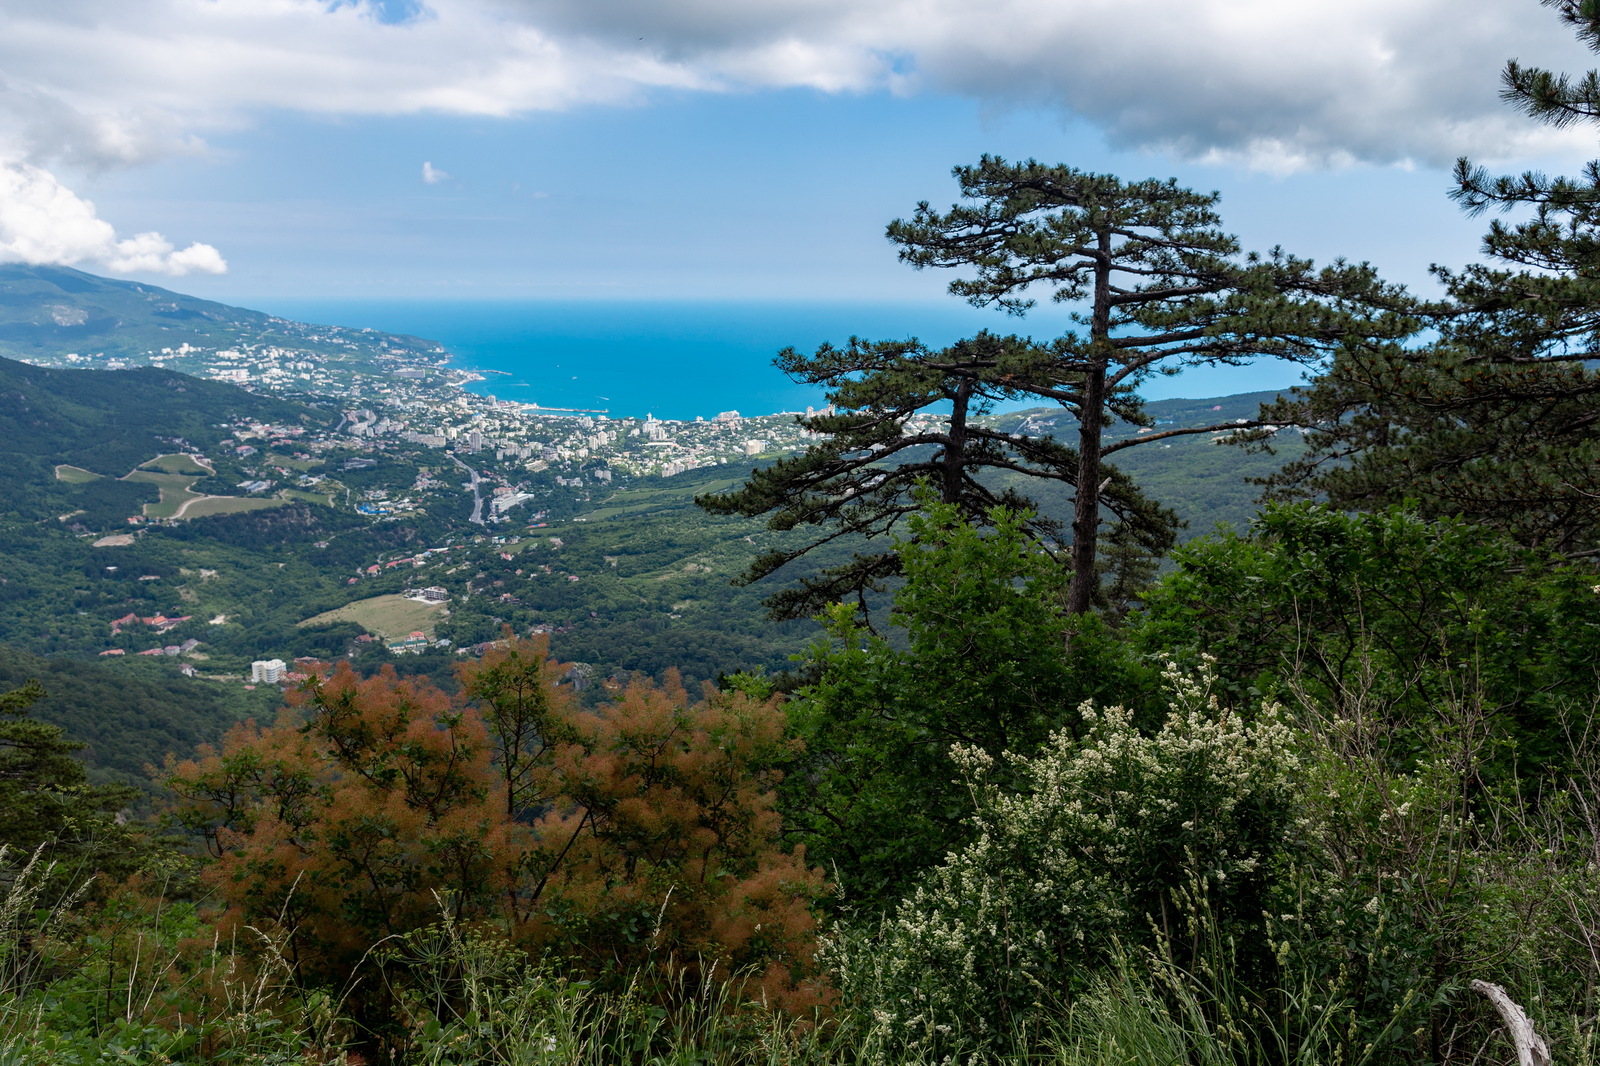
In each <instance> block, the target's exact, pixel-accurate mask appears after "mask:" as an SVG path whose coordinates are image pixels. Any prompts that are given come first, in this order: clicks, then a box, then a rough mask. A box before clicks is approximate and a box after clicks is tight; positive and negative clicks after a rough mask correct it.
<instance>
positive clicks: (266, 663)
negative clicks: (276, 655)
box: [250, 659, 288, 685]
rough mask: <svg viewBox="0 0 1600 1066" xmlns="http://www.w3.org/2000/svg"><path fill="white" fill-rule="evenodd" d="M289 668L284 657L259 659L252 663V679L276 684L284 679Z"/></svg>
mask: <svg viewBox="0 0 1600 1066" xmlns="http://www.w3.org/2000/svg"><path fill="white" fill-rule="evenodd" d="M287 670H288V667H287V666H285V665H284V662H283V660H282V659H257V660H256V661H255V662H253V663H251V664H250V680H251V681H255V682H257V683H265V684H268V685H275V684H277V683H278V682H279V681H282V680H283V675H284V673H285V672H286V671H287Z"/></svg>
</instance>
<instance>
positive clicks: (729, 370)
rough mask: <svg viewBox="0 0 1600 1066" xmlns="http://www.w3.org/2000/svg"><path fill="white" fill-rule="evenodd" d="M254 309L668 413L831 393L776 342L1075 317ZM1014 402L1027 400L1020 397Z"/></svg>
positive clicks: (1199, 382)
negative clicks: (408, 341)
mask: <svg viewBox="0 0 1600 1066" xmlns="http://www.w3.org/2000/svg"><path fill="white" fill-rule="evenodd" d="M265 303H266V305H265V306H263V307H262V308H261V309H262V310H265V311H269V312H271V313H272V314H276V315H281V316H282V317H285V318H291V319H295V320H298V321H302V322H314V323H318V324H321V325H338V326H349V327H354V328H363V327H370V328H372V329H376V330H382V331H385V332H388V333H404V334H409V335H411V336H415V337H422V338H426V339H428V340H434V341H438V342H439V343H440V344H441V345H442V346H443V347H444V348H445V350H446V351H448V352H449V353H451V355H452V357H453V358H452V359H451V363H450V365H451V366H454V367H460V368H463V369H468V370H474V371H477V372H478V373H480V374H482V375H483V380H481V381H477V382H473V383H471V384H470V385H469V386H468V387H469V388H470V389H472V391H474V392H477V393H480V394H483V395H492V396H496V397H498V398H500V399H505V400H516V401H519V402H521V403H532V404H537V405H539V406H541V407H546V408H561V409H567V410H571V411H574V412H579V411H582V412H603V413H605V414H607V415H609V416H610V417H612V418H622V417H634V418H639V417H643V416H645V415H647V414H649V415H654V416H655V417H657V418H664V419H693V418H696V417H703V418H711V417H713V416H715V415H717V414H720V413H722V412H724V411H738V412H739V413H740V414H742V415H745V416H752V415H767V414H773V413H776V412H780V411H800V410H804V409H805V408H806V407H807V406H814V407H821V406H822V405H824V404H825V403H827V398H826V396H825V395H824V393H823V390H821V389H819V388H815V387H812V386H808V385H803V384H798V383H796V382H793V381H790V380H789V379H788V378H787V377H786V376H785V375H784V374H783V373H782V372H781V371H779V370H778V369H777V368H776V367H774V366H773V359H774V357H775V356H776V355H777V354H778V352H779V351H780V350H782V349H784V348H786V347H791V346H792V347H794V348H797V349H799V350H801V351H803V352H808V353H809V352H811V351H814V350H815V349H816V348H817V347H818V346H819V345H821V344H823V343H825V342H827V343H832V344H835V345H843V344H845V343H847V342H848V341H849V339H850V338H851V337H853V336H855V337H863V338H867V339H871V340H904V339H907V338H911V337H915V338H917V339H919V340H921V341H923V342H924V343H927V344H929V345H935V346H940V345H946V344H950V343H952V342H953V341H956V340H959V339H960V338H962V337H967V336H971V335H973V334H974V333H977V332H978V331H979V330H982V329H988V330H991V331H994V332H999V333H1019V334H1023V335H1031V336H1033V337H1036V338H1039V339H1045V338H1049V337H1054V336H1059V335H1060V334H1061V333H1062V332H1065V331H1067V330H1069V329H1071V328H1072V325H1071V322H1070V320H1069V319H1068V316H1067V314H1066V313H1065V312H1064V311H1063V310H1061V309H1059V308H1054V307H1051V308H1046V309H1044V310H1042V311H1034V312H1030V314H1029V315H1028V316H1026V317H1024V318H1018V317H1015V316H1011V315H1006V314H1003V313H1000V312H996V311H993V310H988V309H982V308H975V307H971V306H968V305H965V304H962V303H959V302H957V301H954V300H951V301H949V302H946V303H937V304H933V303H884V302H865V301H863V302H853V303H852V302H830V303H816V302H806V303H801V302H767V303H754V302H739V303H733V302H718V303H712V302H685V301H673V302H665V301H598V300H596V301H570V302H554V301H517V302H510V301H507V302H463V301H359V302H357V301H341V300H297V301H282V300H278V301H269V302H265ZM1298 380H1299V372H1298V369H1297V368H1295V367H1289V366H1284V365H1281V364H1269V365H1267V366H1259V367H1244V368H1222V369H1221V370H1206V369H1203V368H1202V369H1196V370H1191V371H1186V372H1185V373H1184V374H1183V375H1181V376H1179V377H1174V378H1157V379H1155V380H1154V381H1152V382H1151V383H1150V384H1149V386H1148V387H1147V388H1146V389H1145V390H1144V392H1145V395H1146V397H1147V398H1148V399H1165V398H1174V397H1185V398H1198V397H1207V396H1224V395H1229V394H1233V393H1240V392H1252V391H1256V390H1259V389H1269V388H1284V387H1287V386H1289V385H1292V384H1295V383H1296V382H1297V381H1298ZM1018 406H1036V404H1034V405H1018Z"/></svg>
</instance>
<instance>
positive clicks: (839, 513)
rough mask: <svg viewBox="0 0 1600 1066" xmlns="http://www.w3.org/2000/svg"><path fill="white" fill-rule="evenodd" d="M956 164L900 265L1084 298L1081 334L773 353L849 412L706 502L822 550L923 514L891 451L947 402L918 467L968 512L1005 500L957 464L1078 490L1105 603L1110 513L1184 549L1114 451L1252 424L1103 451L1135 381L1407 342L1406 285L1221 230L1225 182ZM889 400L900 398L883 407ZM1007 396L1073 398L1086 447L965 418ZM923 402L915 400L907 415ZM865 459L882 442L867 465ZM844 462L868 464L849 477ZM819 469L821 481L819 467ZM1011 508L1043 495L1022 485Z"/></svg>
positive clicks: (1005, 288)
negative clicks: (920, 413) (944, 206)
mask: <svg viewBox="0 0 1600 1066" xmlns="http://www.w3.org/2000/svg"><path fill="white" fill-rule="evenodd" d="M954 173H955V177H956V180H957V182H958V183H959V185H960V189H961V194H962V197H963V202H962V203H959V204H956V205H955V206H953V207H951V208H950V210H949V211H947V212H942V213H941V212H938V211H935V210H933V209H932V208H931V207H929V205H928V204H927V203H926V202H924V203H922V204H921V205H919V206H918V208H917V210H916V213H915V214H914V215H913V217H912V218H911V219H909V220H901V221H897V222H894V223H891V224H890V226H889V229H888V236H889V239H890V240H891V241H894V242H895V243H896V244H899V245H900V246H901V251H900V257H901V259H902V260H904V261H905V262H907V263H910V264H912V265H913V266H916V267H950V268H968V269H971V270H972V271H974V273H973V275H972V276H970V277H964V278H961V279H958V280H957V281H955V282H952V283H951V285H950V291H951V292H952V293H953V294H954V295H957V296H961V297H963V298H965V299H966V300H968V301H969V302H971V303H973V304H975V305H978V306H994V307H998V308H1001V309H1003V310H1006V311H1008V312H1011V313H1013V314H1016V315H1025V314H1026V313H1027V311H1028V309H1029V308H1030V307H1032V306H1033V303H1034V301H1033V300H1032V299H1031V298H1029V297H1028V296H1027V292H1028V291H1029V290H1031V289H1034V288H1035V287H1040V288H1044V289H1047V290H1049V291H1050V293H1051V296H1052V298H1053V299H1054V300H1056V301H1057V302H1063V303H1068V304H1070V305H1072V306H1074V307H1075V308H1077V310H1076V311H1075V313H1074V316H1073V317H1074V320H1075V321H1076V323H1077V324H1078V325H1079V326H1081V327H1083V328H1082V330H1081V331H1080V332H1073V333H1069V334H1067V335H1065V336H1063V337H1060V338H1057V339H1055V340H1053V341H1050V342H1048V343H1034V342H1024V341H1020V340H1018V339H1017V338H1005V339H1000V338H995V337H992V336H989V335H982V336H980V337H979V338H975V339H974V340H973V341H970V342H964V343H963V344H961V345H956V346H953V347H952V348H950V349H945V350H944V351H940V352H930V351H928V350H926V349H924V348H922V347H921V346H918V345H916V344H915V343H914V342H911V343H907V344H904V345H901V346H899V347H898V348H897V347H896V346H893V345H889V346H885V345H873V344H870V343H867V342H860V341H854V342H852V343H851V345H850V347H849V348H848V349H846V350H842V351H841V350H836V349H832V348H827V347H825V348H824V349H823V350H821V351H819V352H818V353H817V356H816V357H815V359H812V360H804V359H801V358H800V357H798V356H795V355H793V354H792V353H785V356H784V357H782V358H780V365H781V366H783V367H784V369H786V370H788V371H789V372H790V374H791V375H792V376H795V377H797V378H798V379H800V380H807V381H812V382H818V383H824V384H828V385H830V386H833V387H834V389H835V390H836V391H835V392H834V394H833V397H834V401H835V403H836V404H837V405H838V406H840V407H842V408H844V409H845V413H843V414H839V415H832V416H825V418H824V419H822V420H815V419H814V420H812V421H811V422H808V423H807V428H810V429H813V430H815V431H817V432H821V433H823V434H826V435H828V436H829V437H830V439H829V440H828V441H826V442H824V443H823V444H821V445H818V446H817V447H815V448H813V449H811V451H810V452H808V453H807V454H806V455H804V456H801V457H800V458H798V459H795V460H791V461H790V462H789V463H788V465H786V466H785V465H782V464H780V466H779V467H775V468H773V469H772V470H771V471H763V472H758V473H757V474H756V475H755V476H754V477H753V478H752V480H751V482H750V483H749V484H748V485H747V486H746V487H745V489H743V490H741V491H738V492H734V493H729V494H726V495H724V496H721V497H714V498H710V499H707V500H706V501H704V502H705V503H706V504H707V505H709V506H711V507H712V508H713V509H717V510H722V511H735V512H739V513H744V514H763V513H768V512H772V513H773V514H774V517H773V519H772V523H773V525H774V526H775V528H780V529H782V528H792V527H793V526H794V525H796V524H798V523H799V522H802V521H804V522H815V523H823V522H831V523H834V524H835V526H836V529H835V531H834V532H831V533H829V534H828V535H827V536H826V537H824V538H823V542H825V541H827V540H831V539H832V538H833V537H834V536H837V535H838V534H839V533H840V532H843V531H846V530H848V531H853V532H882V531H884V530H886V529H887V528H888V527H889V526H891V525H893V523H894V521H895V520H897V519H898V518H899V517H901V516H902V515H904V514H905V513H908V512H909V511H910V510H912V509H913V505H912V504H911V503H910V501H909V489H910V480H909V479H906V478H898V479H896V478H893V476H892V475H893V471H892V470H891V468H890V466H889V464H888V463H887V461H886V456H885V452H887V451H888V450H889V449H890V448H891V447H892V446H893V445H894V444H895V442H897V441H907V440H916V439H917V438H918V433H915V432H911V433H908V432H906V429H905V427H906V425H907V419H908V413H907V412H908V410H920V409H921V408H923V407H926V406H929V405H931V404H932V403H935V402H938V401H940V400H945V401H949V402H951V403H953V404H955V405H956V411H957V414H956V416H955V417H954V418H953V419H952V420H951V421H950V422H949V423H948V426H949V429H948V432H946V433H944V434H942V435H933V436H923V437H922V440H921V443H928V444H933V445H936V446H937V447H938V449H939V450H938V451H937V452H936V454H935V455H934V457H933V458H932V459H925V460H917V461H916V462H920V465H921V470H920V471H918V472H919V473H923V474H926V475H928V476H929V477H930V479H931V480H933V481H934V482H935V483H936V484H939V485H940V487H941V490H942V496H943V498H944V499H945V501H946V502H954V503H959V504H961V505H962V507H963V511H964V512H965V513H966V514H967V515H968V516H970V517H980V516H981V515H982V514H983V512H984V511H985V510H986V509H987V507H989V506H992V504H993V502H994V500H993V498H988V499H986V498H984V496H983V493H982V492H980V491H977V490H975V489H971V488H965V489H964V490H963V491H954V490H953V485H954V483H955V481H957V480H959V479H960V477H964V476H965V475H959V476H958V475H956V474H954V473H952V471H954V470H957V469H961V470H965V471H968V472H970V474H971V476H972V480H973V481H974V482H976V483H980V484H987V483H992V482H986V481H984V479H983V475H984V474H985V473H986V472H988V471H992V470H997V469H1002V470H1010V471H1013V472H1015V473H1018V474H1023V475H1027V476H1035V477H1043V478H1047V479H1051V480H1056V481H1060V482H1065V483H1067V484H1070V485H1071V486H1072V488H1073V492H1074V512H1073V520H1072V525H1071V542H1072V546H1071V550H1070V565H1071V569H1072V571H1073V579H1072V585H1071V589H1070V591H1069V593H1068V607H1069V609H1070V610H1071V611H1072V612H1074V613H1082V612H1085V611H1087V610H1089V609H1090V608H1091V607H1092V606H1093V605H1094V604H1095V603H1096V601H1097V600H1098V599H1099V598H1100V589H1099V585H1100V579H1101V575H1100V568H1099V566H1098V559H1097V547H1098V544H1099V542H1100V540H1101V538H1102V537H1103V536H1104V535H1105V532H1106V531H1105V529H1104V528H1103V527H1104V525H1105V519H1106V515H1105V513H1104V512H1106V511H1109V512H1110V513H1111V517H1112V518H1113V519H1114V521H1115V526H1114V528H1115V529H1116V530H1118V531H1120V533H1119V536H1120V540H1121V543H1123V544H1124V545H1126V543H1127V541H1128V534H1129V533H1130V532H1132V533H1134V534H1136V535H1137V537H1138V538H1139V539H1142V540H1143V542H1144V544H1145V546H1146V547H1148V548H1154V549H1159V548H1160V547H1162V546H1163V545H1164V544H1170V541H1171V517H1170V515H1168V514H1166V513H1165V512H1163V511H1161V510H1160V509H1159V508H1158V507H1156V506H1155V505H1154V504H1152V503H1151V502H1150V501H1148V500H1146V499H1144V498H1143V497H1142V496H1141V495H1140V494H1139V493H1138V492H1137V489H1136V487H1135V486H1133V485H1132V483H1131V482H1129V481H1128V480H1127V479H1126V478H1125V477H1124V476H1123V475H1121V474H1120V473H1119V472H1118V471H1117V470H1116V468H1115V467H1113V466H1112V465H1111V464H1110V463H1109V462H1107V459H1108V457H1110V456H1111V455H1113V454H1115V453H1116V452H1119V451H1122V450H1124V449H1126V448H1130V447H1136V446H1139V445H1145V444H1150V443H1153V442H1155V441H1161V440H1167V439H1170V438H1172V437H1174V436H1179V435H1186V434H1193V433H1210V432H1216V431H1218V430H1222V429H1227V430H1237V429H1238V428H1239V427H1238V426H1237V425H1235V424H1233V423H1229V424H1228V425H1226V426H1196V427H1189V428H1185V429H1177V430H1168V431H1164V432H1159V433H1145V434H1142V435H1138V436H1132V435H1130V436H1128V437H1127V438H1126V439H1122V440H1118V441H1116V442H1115V443H1108V442H1107V440H1106V430H1107V429H1108V428H1109V427H1111V426H1114V425H1118V424H1121V425H1134V426H1148V425H1149V419H1148V417H1147V416H1146V415H1144V413H1143V411H1142V402H1141V400H1140V398H1139V395H1138V388H1139V386H1140V385H1141V384H1142V383H1144V382H1145V381H1146V380H1148V379H1149V377H1150V376H1151V375H1153V374H1156V373H1166V374H1170V373H1176V372H1177V371H1178V370H1180V369H1181V368H1182V367H1185V366H1195V365H1234V366H1238V365H1244V364H1246V363H1249V362H1251V361H1253V360H1255V359H1258V358H1262V357H1271V358H1279V359H1286V360H1291V361H1295V362H1301V363H1316V362H1319V361H1321V360H1324V359H1326V358H1327V356H1328V355H1329V354H1330V353H1331V351H1332V350H1333V349H1334V348H1335V347H1336V346H1337V345H1339V344H1341V343H1345V342H1348V341H1349V340H1351V339H1353V338H1369V337H1398V336H1404V335H1406V334H1408V333H1409V332H1411V331H1412V330H1413V329H1414V328H1415V325H1416V323H1415V321H1414V320H1413V319H1412V318H1410V317H1409V316H1408V315H1407V314H1406V313H1405V312H1406V311H1407V310H1408V309H1409V304H1408V301H1407V300H1406V298H1405V297H1404V295H1403V294H1402V293H1400V292H1399V291H1398V290H1395V289H1393V288H1391V287H1389V286H1386V285H1384V284H1383V283H1382V282H1381V281H1380V280H1379V279H1378V278H1377V276H1376V274H1375V273H1374V272H1373V271H1372V269H1371V268H1370V267H1368V266H1366V265H1364V264H1363V265H1360V266H1352V265H1350V264H1347V263H1344V262H1342V261H1341V262H1337V263H1335V264H1334V265H1332V266H1330V267H1327V268H1324V269H1321V270H1318V269H1316V268H1315V267H1314V266H1313V265H1312V264H1311V263H1310V262H1309V261H1307V260H1303V259H1297V258H1294V257H1292V256H1289V255H1287V254H1285V253H1283V252H1282V251H1281V250H1278V249H1274V250H1273V251H1272V252H1271V253H1269V254H1267V255H1265V256H1261V255H1256V254H1253V253H1252V254H1244V253H1243V252H1242V251H1241V249H1240V247H1239V244H1238V241H1237V240H1236V239H1235V238H1233V237H1232V236H1230V235H1228V234H1227V233H1225V232H1223V230H1222V229H1221V228H1220V227H1221V220H1220V218H1219V217H1218V215H1217V214H1216V211H1215V206H1216V203H1217V200H1218V197H1217V195H1216V194H1215V193H1211V194H1202V193H1196V192H1193V191H1191V190H1188V189H1184V188H1181V187H1180V186H1178V185H1177V183H1176V182H1174V181H1171V180H1168V181H1156V180H1149V181H1139V182H1124V181H1122V180H1121V179H1118V178H1116V177H1112V176H1110V175H1103V174H1090V173H1085V172H1083V171H1079V170H1074V169H1073V168H1071V167H1065V166H1045V165H1042V164H1040V163H1037V162H1034V161H1032V160H1029V161H1028V162H1025V163H1021V164H1011V163H1007V162H1005V161H1004V160H1002V159H999V158H996V157H990V156H985V157H984V158H983V159H982V160H981V161H980V162H979V163H978V164H977V165H976V166H970V167H958V168H956V170H955V172H954ZM885 357H890V358H885ZM886 394H887V396H892V397H893V398H894V399H893V401H892V402H893V403H895V404H898V406H890V405H886V404H884V400H885V398H886ZM1002 396H1003V397H1005V398H1018V397H1031V398H1037V399H1039V400H1042V401H1044V402H1046V403H1053V404H1060V405H1061V406H1063V407H1066V408H1067V409H1069V410H1070V411H1071V412H1072V413H1073V414H1074V415H1075V416H1076V419H1077V423H1078V429H1077V441H1076V447H1075V448H1067V447H1065V446H1063V445H1059V444H1056V443H1055V442H1053V441H1052V442H1050V443H1048V444H1042V443H1038V442H1033V441H1025V442H1024V441H1018V440H1017V439H1016V438H1009V439H1007V441H1006V442H1005V443H1004V444H1002V443H1001V442H1000V441H998V440H995V439H992V438H990V439H984V438H981V437H979V436H978V435H977V434H974V432H973V428H972V426H973V423H972V422H971V420H970V418H967V417H966V416H967V415H968V413H969V410H970V408H969V406H968V405H969V404H970V401H971V398H973V397H982V398H983V399H985V400H992V399H995V398H999V397H1002ZM918 398H921V400H922V402H921V403H918V404H916V405H915V407H910V406H909V405H910V404H912V403H915V401H916V400H917V399H918ZM963 399H965V400H966V401H967V404H963V403H962V402H961V401H962V400H963ZM963 419H965V420H964V421H963ZM995 436H996V437H998V436H1000V435H998V434H997V435H995ZM969 442H977V447H973V446H972V444H971V443H969ZM913 446H914V445H912V444H910V443H906V444H902V445H901V446H900V447H899V448H897V449H896V451H904V450H905V449H907V448H910V447H913ZM864 452H872V453H873V454H871V456H870V458H869V459H868V461H866V462H859V460H861V459H862V457H863V453H864ZM1019 459H1020V460H1021V461H1020V462H1019V461H1018V460H1019ZM841 462H851V463H855V464H856V465H853V466H851V467H850V468H849V469H848V470H845V469H844V468H842V467H841V466H840V465H839V464H840V463H841ZM830 464H832V465H830ZM823 471H827V472H828V477H823V478H821V479H819V478H817V476H816V475H817V474H818V473H819V472H823ZM941 473H942V474H943V477H942V478H941V476H940V475H941ZM840 475H844V476H843V477H842V479H841V480H832V481H830V480H829V477H840ZM869 490H873V491H871V492H870V494H869ZM858 501H859V503H860V504H862V505H865V506H858ZM1005 502H1008V503H1011V504H1013V505H1016V504H1022V505H1027V504H1030V503H1031V501H1028V500H1026V499H1025V498H1023V497H1021V496H1020V494H1017V495H1014V496H1012V497H1010V498H1008V499H1007V500H1006V501H1005ZM841 519H843V520H841ZM796 554H798V553H794V552H791V553H787V554H785V555H780V554H774V555H771V556H768V557H766V558H765V559H763V560H761V561H759V562H758V563H757V565H756V566H755V567H754V568H753V569H752V571H751V575H750V576H751V577H759V576H762V575H764V574H766V573H770V572H772V571H773V570H775V569H776V568H777V567H778V566H780V565H782V564H783V563H784V562H787V561H788V560H789V559H791V558H793V557H794V555H796ZM889 558H890V557H888V556H872V557H869V556H860V557H858V558H857V560H856V562H855V564H854V566H855V574H854V576H855V577H858V578H878V577H882V576H883V575H884V574H885V572H886V570H885V567H887V566H889V565H891V564H890V563H889V562H888V559H889ZM851 576H852V575H850V574H849V573H848V571H844V572H836V574H835V575H831V576H830V581H832V582H833V583H832V584H829V583H827V582H824V583H822V584H820V585H817V586H815V587H812V588H807V589H804V590H802V593H801V594H799V595H797V596H793V597H791V599H790V601H789V603H790V604H791V605H795V604H798V603H800V602H802V601H805V600H807V599H808V598H809V597H808V596H807V595H806V593H808V592H813V591H822V590H823V589H830V590H837V588H838V587H839V583H840V581H842V580H846V579H848V578H849V577H851Z"/></svg>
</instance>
